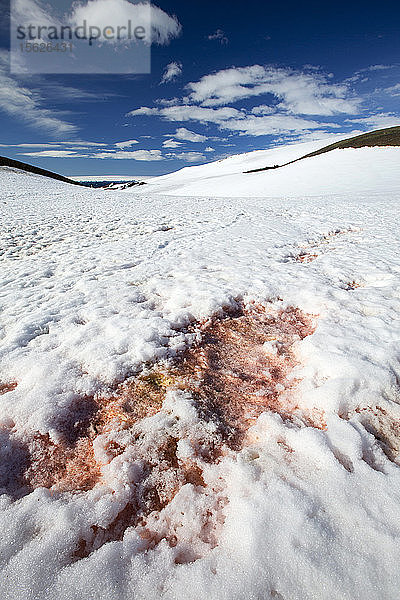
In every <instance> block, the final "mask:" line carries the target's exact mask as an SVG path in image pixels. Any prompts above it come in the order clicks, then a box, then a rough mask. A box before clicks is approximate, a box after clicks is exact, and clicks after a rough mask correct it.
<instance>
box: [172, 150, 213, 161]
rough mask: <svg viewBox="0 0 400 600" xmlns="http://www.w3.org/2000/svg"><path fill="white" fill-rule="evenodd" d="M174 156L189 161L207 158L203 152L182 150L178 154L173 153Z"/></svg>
mask: <svg viewBox="0 0 400 600" xmlns="http://www.w3.org/2000/svg"><path fill="white" fill-rule="evenodd" d="M172 156H173V158H177V159H178V160H184V161H185V162H188V163H194V162H201V161H203V160H205V159H206V157H205V156H204V154H202V153H201V152H180V153H178V154H173V155H172Z"/></svg>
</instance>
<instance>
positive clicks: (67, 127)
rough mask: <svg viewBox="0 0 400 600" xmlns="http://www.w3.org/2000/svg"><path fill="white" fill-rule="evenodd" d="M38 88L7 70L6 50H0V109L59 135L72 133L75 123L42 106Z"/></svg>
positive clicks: (42, 100) (74, 129)
mask: <svg viewBox="0 0 400 600" xmlns="http://www.w3.org/2000/svg"><path fill="white" fill-rule="evenodd" d="M43 102H44V99H43V98H41V96H40V94H39V92H38V90H36V89H34V90H32V89H29V88H28V87H26V85H25V86H24V85H21V84H20V82H19V81H18V80H17V79H16V78H15V77H12V76H11V75H10V74H9V72H8V52H5V51H2V52H0V110H2V111H3V112H5V113H6V114H8V115H9V116H10V117H12V118H15V119H22V120H23V121H25V122H27V123H29V124H30V125H32V126H34V127H36V128H38V129H44V130H46V131H52V132H53V133H55V134H59V135H68V134H71V133H74V132H75V131H76V130H77V128H76V127H75V125H72V124H71V123H68V122H66V121H64V120H63V119H62V118H61V116H60V113H58V112H57V111H55V110H50V109H47V108H44V107H43V106H42V104H43Z"/></svg>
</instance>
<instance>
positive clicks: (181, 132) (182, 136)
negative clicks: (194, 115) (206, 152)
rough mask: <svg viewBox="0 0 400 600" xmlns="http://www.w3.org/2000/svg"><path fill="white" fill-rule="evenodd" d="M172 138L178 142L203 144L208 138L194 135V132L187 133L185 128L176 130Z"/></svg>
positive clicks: (197, 134) (187, 130) (198, 134)
mask: <svg viewBox="0 0 400 600" xmlns="http://www.w3.org/2000/svg"><path fill="white" fill-rule="evenodd" d="M172 137H175V138H176V139H178V140H184V141H186V142H205V141H206V140H208V138H207V137H206V136H205V135H201V134H200V133H195V132H194V131H189V129H186V128H185V127H180V128H179V129H177V130H176V132H175V133H174V134H172Z"/></svg>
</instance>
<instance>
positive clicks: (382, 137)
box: [244, 126, 400, 173]
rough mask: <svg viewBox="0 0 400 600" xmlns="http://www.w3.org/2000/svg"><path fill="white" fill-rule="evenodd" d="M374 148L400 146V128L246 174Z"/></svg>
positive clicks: (363, 136) (326, 147) (322, 149)
mask: <svg viewBox="0 0 400 600" xmlns="http://www.w3.org/2000/svg"><path fill="white" fill-rule="evenodd" d="M374 146H400V126H398V127H387V128H386V129H377V130H376V131H370V132H369V133H362V134H361V135H356V136H355V137H352V138H348V139H346V140H341V141H340V142H336V143H335V144H330V145H329V146H324V148H321V149H320V150H316V151H315V152H310V154H305V155H304V156H301V157H300V158H296V159H295V160H291V161H289V162H287V163H284V164H283V165H274V166H272V167H262V168H261V169H252V170H250V171H244V172H245V173H259V172H261V171H269V170H270V169H280V168H281V167H286V166H287V165H291V164H293V163H296V162H299V161H300V160H304V159H305V158H312V157H313V156H318V155H319V154H325V153H326V152H331V150H338V149H345V148H365V147H369V148H372V147H374Z"/></svg>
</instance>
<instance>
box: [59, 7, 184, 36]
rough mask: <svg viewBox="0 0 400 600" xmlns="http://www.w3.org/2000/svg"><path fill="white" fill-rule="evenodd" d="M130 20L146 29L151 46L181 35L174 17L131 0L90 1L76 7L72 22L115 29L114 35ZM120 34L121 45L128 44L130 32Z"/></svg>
mask: <svg viewBox="0 0 400 600" xmlns="http://www.w3.org/2000/svg"><path fill="white" fill-rule="evenodd" d="M129 20H130V21H131V23H132V24H134V27H137V26H141V27H143V28H144V30H145V38H144V39H145V41H147V42H148V43H153V44H158V45H166V44H168V43H169V42H170V40H171V39H172V38H175V37H178V36H179V34H180V32H181V25H180V24H179V22H178V20H177V18H176V17H171V16H170V15H168V14H167V13H166V12H164V11H163V10H161V8H158V7H157V6H153V5H150V4H148V3H145V2H141V3H138V4H132V3H131V2H129V1H128V0H88V1H86V2H83V3H81V4H77V5H75V6H74V7H73V11H72V14H71V15H70V17H69V22H70V23H71V24H72V25H74V26H79V25H82V23H83V22H84V21H86V22H87V23H88V24H90V25H91V26H93V27H98V28H99V29H100V30H101V31H103V30H104V28H106V27H113V29H114V31H117V28H118V27H121V26H126V24H127V23H128V21H129ZM120 33H121V39H122V41H123V42H125V43H126V42H127V41H128V39H127V32H126V31H125V30H124V31H122V30H121V31H120ZM124 35H125V37H124V38H123V37H122V36H124ZM101 41H108V42H110V43H116V42H117V41H118V40H116V39H106V38H103V37H102V38H101ZM132 42H134V38H133V37H132Z"/></svg>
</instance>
